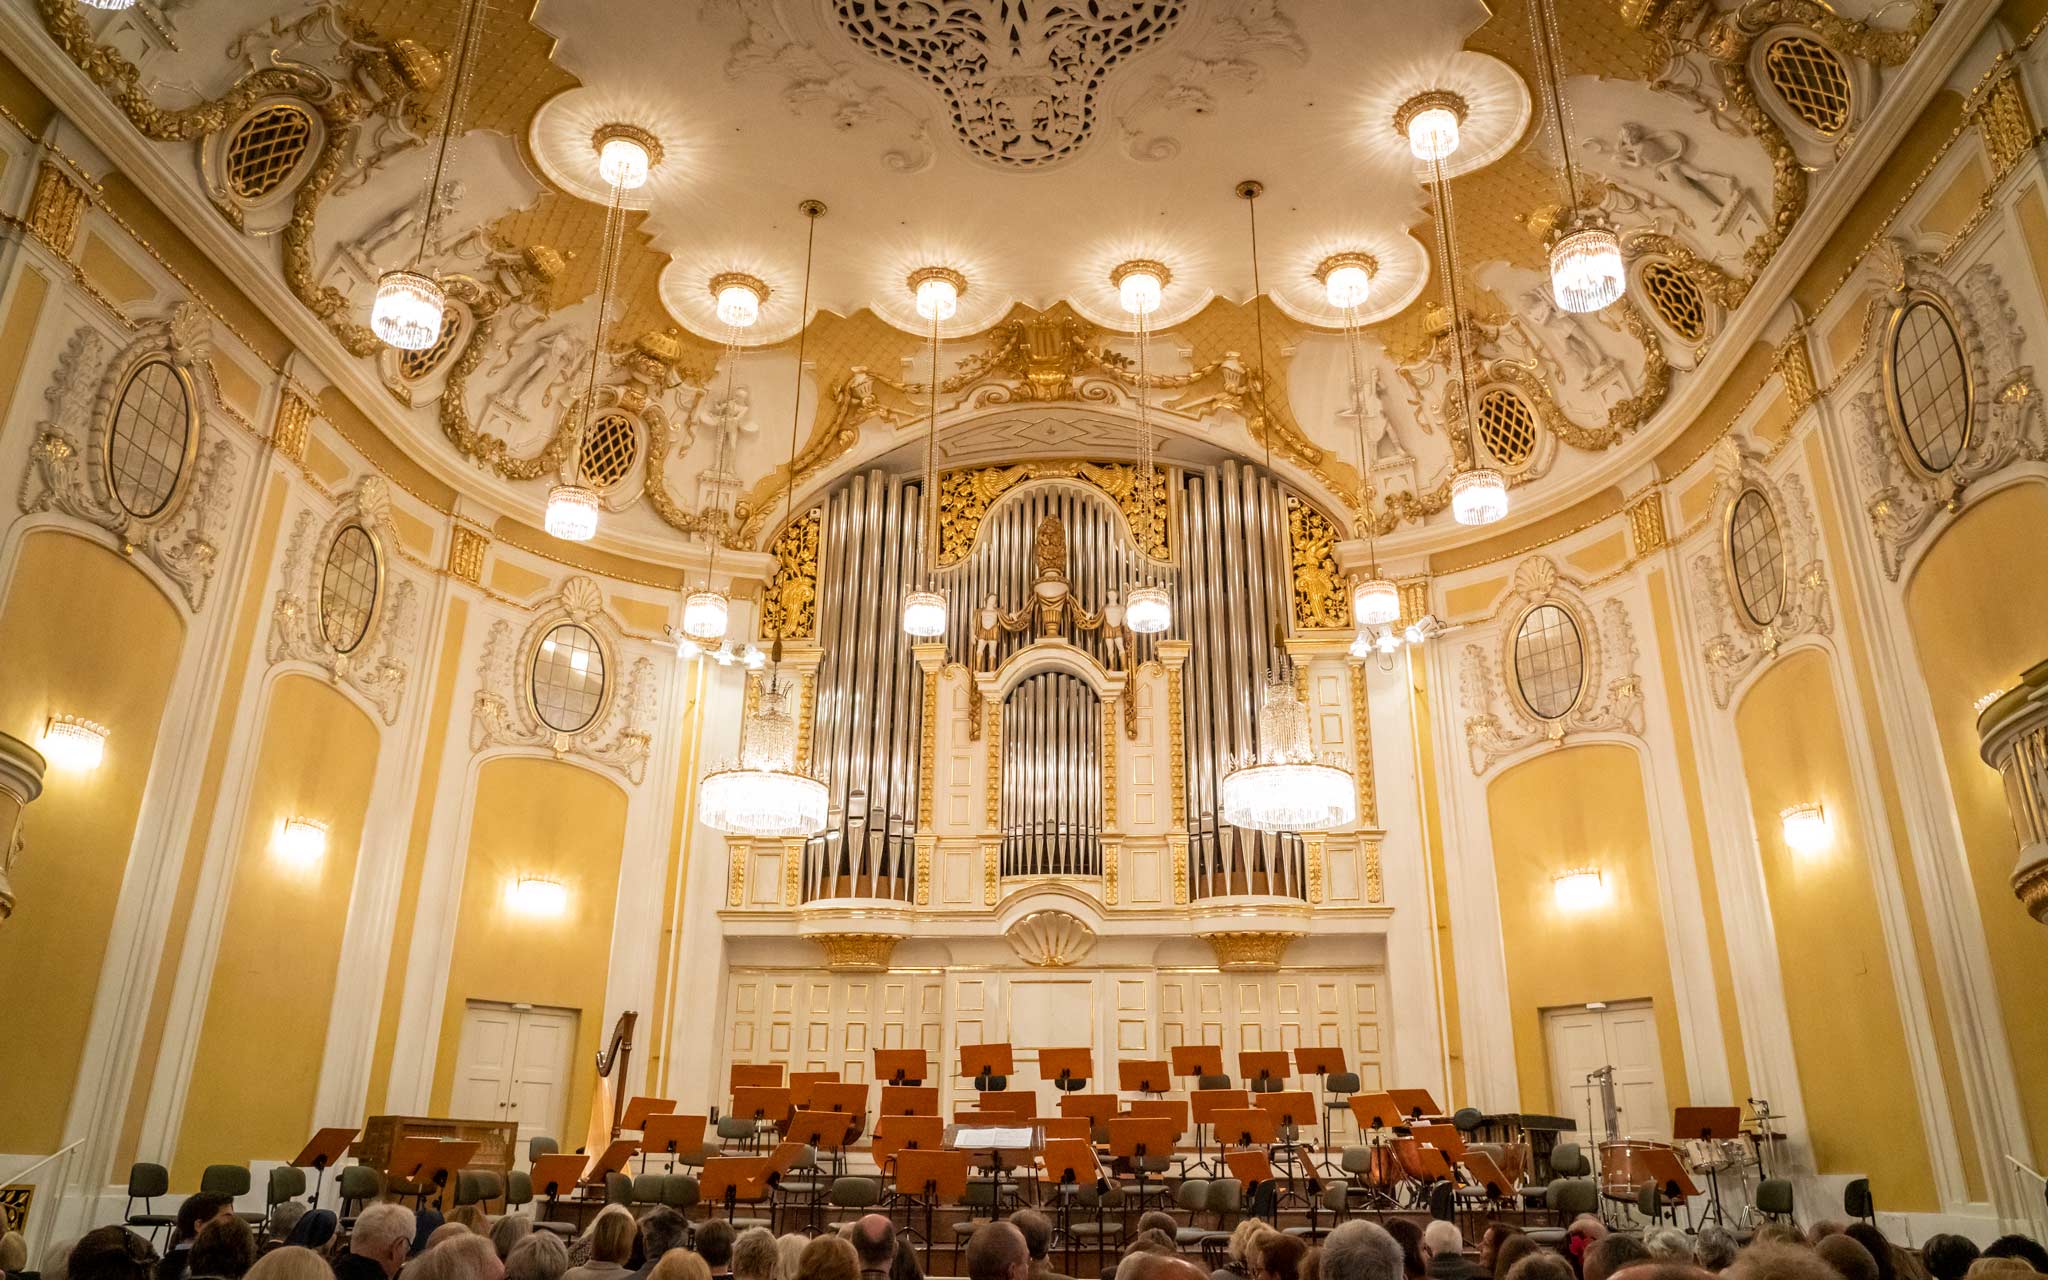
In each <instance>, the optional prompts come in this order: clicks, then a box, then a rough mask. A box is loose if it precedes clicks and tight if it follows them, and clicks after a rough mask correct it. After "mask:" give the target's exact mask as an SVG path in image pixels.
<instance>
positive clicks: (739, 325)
mask: <svg viewBox="0 0 2048 1280" xmlns="http://www.w3.org/2000/svg"><path fill="white" fill-rule="evenodd" d="M711 297H712V300H713V304H714V305H715V306H716V307H717V310H718V322H719V323H720V324H722V325H724V326H726V327H727V328H728V329H751V328H753V327H754V323H755V321H757V320H759V319H760V318H761V304H762V303H763V302H766V301H767V300H768V286H767V285H765V284H763V283H762V282H761V281H760V280H757V279H755V278H754V277H753V276H750V275H748V274H747V273H745V272H744V271H725V272H721V273H720V274H718V275H715V276H713V277H711Z"/></svg>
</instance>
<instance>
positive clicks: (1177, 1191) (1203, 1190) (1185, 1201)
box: [1173, 1178, 1209, 1213]
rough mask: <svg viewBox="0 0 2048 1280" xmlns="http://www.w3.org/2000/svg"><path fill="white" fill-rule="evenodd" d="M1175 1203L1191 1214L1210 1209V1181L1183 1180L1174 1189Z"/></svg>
mask: <svg viewBox="0 0 2048 1280" xmlns="http://www.w3.org/2000/svg"><path fill="white" fill-rule="evenodd" d="M1173 1202H1174V1204H1176V1205H1178V1206H1179V1207H1181V1208H1183V1209H1186V1210H1187V1211H1188V1212H1189V1213H1200V1212H1201V1211H1202V1210H1204V1209H1206V1208H1208V1207H1209V1181H1208V1179H1206V1178H1182V1179H1181V1180H1180V1185H1179V1186H1178V1187H1175V1188H1174V1191H1173Z"/></svg>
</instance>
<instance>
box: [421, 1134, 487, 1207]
mask: <svg viewBox="0 0 2048 1280" xmlns="http://www.w3.org/2000/svg"><path fill="white" fill-rule="evenodd" d="M482 1145H483V1144H482V1143H481V1142H476V1141H473V1140H471V1139H468V1138H441V1139H437V1140H436V1141H435V1143H434V1147H435V1151H434V1154H433V1155H432V1156H431V1157H429V1158H428V1160H427V1162H426V1164H425V1165H424V1166H423V1167H422V1168H421V1170H420V1173H421V1174H422V1175H424V1177H425V1179H426V1182H427V1183H428V1184H430V1185H432V1186H433V1188H434V1190H435V1191H436V1192H437V1193H444V1194H445V1192H446V1189H447V1186H448V1181H449V1179H451V1178H453V1177H454V1176H455V1172H456V1170H458V1169H462V1168H466V1167H467V1166H468V1164H469V1162H470V1160H471V1159H472V1158H474V1157H475V1155H476V1152H477V1148H478V1147H481V1146H482ZM420 1203H421V1205H422V1206H424V1205H425V1204H426V1193H425V1192H424V1191H422V1192H421V1193H420Z"/></svg>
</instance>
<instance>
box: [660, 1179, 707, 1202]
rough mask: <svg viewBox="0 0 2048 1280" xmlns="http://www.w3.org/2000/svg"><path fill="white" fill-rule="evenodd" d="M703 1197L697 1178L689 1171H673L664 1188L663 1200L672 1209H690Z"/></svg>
mask: <svg viewBox="0 0 2048 1280" xmlns="http://www.w3.org/2000/svg"><path fill="white" fill-rule="evenodd" d="M701 1199H703V1193H702V1192H701V1191H700V1190H699V1188H698V1184H697V1180H696V1179H695V1178H693V1177H691V1176H690V1175H689V1174H687V1173H672V1174H670V1175H669V1176H668V1184H667V1186H666V1187H665V1188H664V1189H663V1190H662V1193H661V1202H662V1203H663V1204H665V1205H667V1206H668V1207H670V1208H671V1209H688V1208H690V1207H692V1206H694V1205H695V1204H696V1203H697V1202H698V1201H699V1200H701Z"/></svg>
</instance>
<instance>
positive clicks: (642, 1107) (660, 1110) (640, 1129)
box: [619, 1098, 676, 1133]
mask: <svg viewBox="0 0 2048 1280" xmlns="http://www.w3.org/2000/svg"><path fill="white" fill-rule="evenodd" d="M675 1109H676V1100H675V1099H674V1098H634V1099H633V1100H632V1101H631V1102H628V1103H627V1104H626V1114H625V1115H623V1116H621V1117H620V1118H619V1128H620V1129H631V1130H632V1131H633V1132H635V1133H645V1132H646V1131H647V1119H648V1117H649V1116H665V1115H667V1114H669V1113H670V1112H672V1111H674V1110H675Z"/></svg>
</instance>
